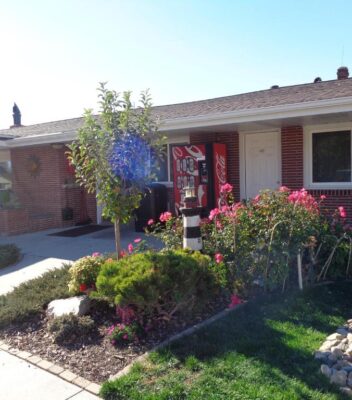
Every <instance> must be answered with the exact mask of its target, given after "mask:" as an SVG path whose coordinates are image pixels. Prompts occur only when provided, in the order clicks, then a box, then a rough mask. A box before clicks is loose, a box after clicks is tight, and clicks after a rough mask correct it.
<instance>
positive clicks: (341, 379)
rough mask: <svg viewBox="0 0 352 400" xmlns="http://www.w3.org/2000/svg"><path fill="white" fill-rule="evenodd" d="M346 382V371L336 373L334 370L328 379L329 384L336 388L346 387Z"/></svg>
mask: <svg viewBox="0 0 352 400" xmlns="http://www.w3.org/2000/svg"><path fill="white" fill-rule="evenodd" d="M346 381H347V372H346V371H343V370H341V371H336V369H333V370H332V375H331V377H330V382H331V383H335V384H336V385H338V386H346Z"/></svg>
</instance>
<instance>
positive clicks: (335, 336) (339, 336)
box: [326, 333, 347, 341]
mask: <svg viewBox="0 0 352 400" xmlns="http://www.w3.org/2000/svg"><path fill="white" fill-rule="evenodd" d="M346 336H347V333H346V335H342V334H341V333H333V334H332V335H329V336H328V337H327V338H326V340H329V341H333V340H342V339H343V338H344V337H346Z"/></svg>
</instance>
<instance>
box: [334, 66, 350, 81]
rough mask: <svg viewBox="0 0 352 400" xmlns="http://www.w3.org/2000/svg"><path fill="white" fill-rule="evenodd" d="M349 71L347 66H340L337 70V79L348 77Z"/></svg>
mask: <svg viewBox="0 0 352 400" xmlns="http://www.w3.org/2000/svg"><path fill="white" fill-rule="evenodd" d="M348 76H349V71H348V68H347V67H340V68H339V69H338V70H337V79H338V80H339V81H340V80H341V79H348Z"/></svg>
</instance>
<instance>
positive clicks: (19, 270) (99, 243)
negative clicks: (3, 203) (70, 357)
mask: <svg viewBox="0 0 352 400" xmlns="http://www.w3.org/2000/svg"><path fill="white" fill-rule="evenodd" d="M69 229H71V228H69ZM61 230H62V229H50V230H46V231H41V232H35V233H27V234H24V235H18V236H7V237H0V244H5V243H14V244H16V245H17V246H18V247H19V248H20V250H21V253H22V255H23V258H22V260H21V261H20V262H19V263H17V264H16V265H12V266H10V267H7V268H4V269H1V270H0V295H1V294H5V293H7V292H9V291H11V290H12V289H13V288H14V287H16V286H18V285H19V284H20V283H22V282H25V281H27V280H29V279H33V278H36V277H38V276H40V275H42V274H43V273H44V272H46V271H48V270H51V269H55V268H59V267H61V266H62V264H63V263H67V262H71V261H74V260H77V259H78V258H80V257H83V256H86V255H88V254H92V253H94V252H100V253H109V252H113V251H114V248H115V244H114V230H113V227H109V228H107V229H104V230H102V231H99V232H95V233H91V234H89V235H83V236H78V237H74V238H72V237H60V236H49V234H51V233H55V232H58V231H61ZM139 237H140V238H143V239H144V238H146V237H145V235H144V234H143V233H136V232H134V231H133V230H132V229H126V228H125V229H122V233H121V241H122V247H123V248H125V249H126V248H127V246H128V244H129V243H133V240H134V239H136V238H139ZM148 242H149V243H150V244H151V245H152V246H154V247H158V243H157V241H155V240H152V239H151V238H148Z"/></svg>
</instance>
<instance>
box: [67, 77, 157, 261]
mask: <svg viewBox="0 0 352 400" xmlns="http://www.w3.org/2000/svg"><path fill="white" fill-rule="evenodd" d="M98 92H99V94H98V98H99V104H100V114H99V115H98V116H95V115H93V112H92V110H86V111H85V113H84V125H83V127H82V128H81V129H79V131H78V137H77V139H76V140H75V141H74V142H73V143H72V144H71V145H69V146H68V147H69V151H68V153H67V155H68V159H69V160H70V162H71V164H72V165H73V166H74V168H75V175H76V180H77V182H78V183H79V184H80V185H81V186H83V187H85V189H86V190H87V191H88V193H96V197H97V201H98V203H99V204H101V205H102V206H103V212H102V215H103V216H104V217H105V218H107V219H110V220H111V222H113V224H114V227H115V244H116V251H117V254H118V257H119V256H120V254H121V241H120V224H121V223H126V222H128V221H129V220H130V218H131V217H132V215H133V211H134V210H135V209H136V208H138V207H139V204H140V201H141V199H142V197H143V195H144V193H145V187H146V185H147V184H148V183H149V182H150V181H151V180H152V179H153V175H154V173H153V171H155V170H156V168H157V167H158V164H159V160H160V158H161V157H163V154H162V145H163V143H164V137H163V136H162V135H161V134H160V133H159V132H158V127H157V123H156V121H155V119H154V118H153V117H152V115H151V105H152V104H151V97H150V95H149V92H148V90H147V91H145V92H142V93H141V96H140V103H141V107H138V108H132V103H131V92H124V93H123V94H122V96H121V95H120V94H119V93H117V92H116V91H114V90H108V89H107V88H106V87H105V84H104V83H101V84H100V87H99V88H98Z"/></svg>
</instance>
